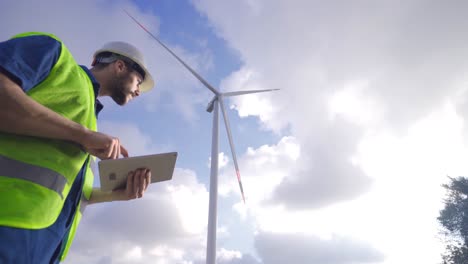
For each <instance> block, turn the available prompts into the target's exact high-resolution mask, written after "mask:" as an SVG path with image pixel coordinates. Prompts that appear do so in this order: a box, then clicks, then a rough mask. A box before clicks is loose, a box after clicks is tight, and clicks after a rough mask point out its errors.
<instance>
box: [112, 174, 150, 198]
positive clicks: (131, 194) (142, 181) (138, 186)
mask: <svg viewBox="0 0 468 264" xmlns="http://www.w3.org/2000/svg"><path fill="white" fill-rule="evenodd" d="M150 183H151V171H150V170H149V169H146V168H140V169H137V170H135V171H130V172H129V173H128V176H127V186H126V187H125V189H121V190H114V191H113V193H115V194H116V195H117V197H119V200H133V199H137V198H141V197H143V194H144V193H145V191H146V189H147V188H148V186H149V185H150Z"/></svg>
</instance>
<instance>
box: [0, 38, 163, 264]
mask: <svg viewBox="0 0 468 264" xmlns="http://www.w3.org/2000/svg"><path fill="white" fill-rule="evenodd" d="M92 65H93V66H94V67H93V68H91V69H88V68H86V67H84V66H80V65H78V64H77V63H76V62H75V60H74V59H73V57H72V55H71V53H70V52H69V50H68V49H67V48H66V46H65V45H64V44H63V43H62V42H61V41H60V40H59V39H58V38H57V37H55V36H53V35H50V34H45V33H36V32H32V33H24V34H20V35H17V36H15V37H13V38H12V39H10V40H7V41H5V42H0V263H34V264H36V263H39V264H41V263H47V264H48V263H58V262H59V261H60V260H63V259H64V258H65V256H66V253H67V251H68V249H69V247H70V244H71V241H72V239H73V236H74V233H75V231H76V227H77V225H78V222H79V220H80V218H81V213H82V211H83V210H84V207H85V205H86V204H88V203H89V204H91V203H98V202H105V201H116V200H130V199H135V198H140V197H142V196H143V193H144V191H145V190H146V188H147V187H148V185H149V183H150V179H151V178H150V177H151V172H150V171H149V170H147V169H144V168H142V169H138V170H136V171H134V172H129V174H128V179H127V185H126V188H125V189H122V190H115V191H113V192H111V193H104V192H100V191H99V190H98V189H93V188H92V186H93V175H92V172H91V170H90V168H89V160H90V155H92V156H95V157H98V158H100V159H116V158H118V157H119V156H120V155H122V156H125V157H128V153H127V150H126V149H125V148H124V147H123V146H122V145H121V144H120V141H119V139H118V138H116V137H112V136H109V135H106V134H103V133H99V132H97V131H96V119H97V115H98V113H99V112H100V111H101V109H102V108H103V106H102V104H101V103H100V102H99V100H97V99H96V98H97V97H98V96H110V97H111V98H112V99H113V100H114V101H115V102H116V103H117V104H119V105H125V104H126V103H127V102H129V101H130V100H132V99H133V98H135V97H137V96H139V95H140V92H141V91H147V90H149V89H151V88H152V87H153V86H154V81H153V79H152V77H151V74H150V73H149V72H148V70H147V69H146V66H145V63H144V61H143V56H142V54H141V53H140V52H139V51H138V50H137V49H136V48H135V47H133V46H132V45H130V44H127V43H123V42H111V43H108V44H106V45H104V47H103V48H102V49H100V50H98V51H96V53H95V54H94V61H93V64H92Z"/></svg>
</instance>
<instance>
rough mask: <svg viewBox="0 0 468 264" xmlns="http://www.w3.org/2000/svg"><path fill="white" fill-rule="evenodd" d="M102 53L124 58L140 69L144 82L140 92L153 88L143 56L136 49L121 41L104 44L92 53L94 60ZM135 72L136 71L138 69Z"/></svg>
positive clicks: (152, 81) (151, 78)
mask: <svg viewBox="0 0 468 264" xmlns="http://www.w3.org/2000/svg"><path fill="white" fill-rule="evenodd" d="M103 52H112V53H114V54H118V55H121V56H124V57H126V58H128V59H130V60H131V61H133V62H134V63H136V64H137V65H138V66H139V67H140V68H141V70H143V71H144V80H143V82H142V83H141V85H140V90H141V91H142V92H145V91H148V90H151V89H152V88H153V87H154V80H153V77H152V76H151V74H150V72H149V71H148V68H146V63H145V60H144V59H143V54H142V53H141V52H140V51H139V50H138V49H137V48H136V47H134V46H133V45H131V44H128V43H126V42H121V41H113V42H109V43H106V44H104V46H102V48H100V49H99V50H97V51H96V52H94V55H93V56H94V59H95V60H96V56H97V55H98V54H100V53H103ZM136 70H137V71H138V69H136Z"/></svg>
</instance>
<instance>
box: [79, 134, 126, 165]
mask: <svg viewBox="0 0 468 264" xmlns="http://www.w3.org/2000/svg"><path fill="white" fill-rule="evenodd" d="M81 145H82V146H83V148H84V149H85V150H86V151H87V152H88V153H89V154H91V155H93V156H96V157H98V158H100V159H102V160H105V159H117V158H119V157H120V155H122V156H124V157H126V158H128V151H127V150H126V149H125V148H124V147H123V146H122V145H121V144H120V140H119V139H118V138H116V137H112V136H109V135H106V134H103V133H100V132H94V131H88V132H87V133H86V134H85V137H84V138H83V139H82V140H81Z"/></svg>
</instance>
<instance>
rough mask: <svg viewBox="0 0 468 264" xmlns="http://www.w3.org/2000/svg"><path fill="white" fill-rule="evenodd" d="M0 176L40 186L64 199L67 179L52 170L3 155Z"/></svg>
mask: <svg viewBox="0 0 468 264" xmlns="http://www.w3.org/2000/svg"><path fill="white" fill-rule="evenodd" d="M0 175H1V176H3V177H9V178H16V179H22V180H26V181H30V182H33V183H36V184H39V185H41V186H42V187H45V188H47V189H50V190H52V191H54V192H56V193H58V194H59V195H60V197H62V199H63V195H62V193H63V189H64V188H65V184H67V179H65V177H64V176H63V175H60V174H59V173H57V172H55V171H53V170H51V169H47V168H44V167H39V166H35V165H32V164H27V163H24V162H20V161H17V160H14V159H10V158H7V157H5V156H2V155H0Z"/></svg>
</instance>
